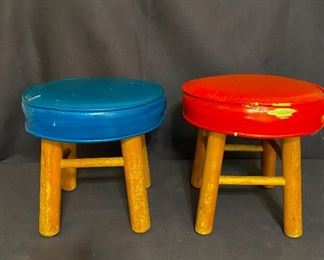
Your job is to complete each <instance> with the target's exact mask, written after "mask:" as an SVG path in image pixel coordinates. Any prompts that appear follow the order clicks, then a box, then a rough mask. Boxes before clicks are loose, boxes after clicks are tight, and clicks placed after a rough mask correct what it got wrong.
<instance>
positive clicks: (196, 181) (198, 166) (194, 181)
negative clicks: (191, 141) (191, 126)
mask: <svg viewBox="0 0 324 260" xmlns="http://www.w3.org/2000/svg"><path fill="white" fill-rule="evenodd" d="M206 140H207V131H205V130H203V129H199V130H198V135H197V143H196V151H195V159H194V163H193V167H192V174H191V185H192V186H193V187H195V188H197V189H199V188H200V186H201V179H202V175H203V170H204V164H205V156H206Z"/></svg>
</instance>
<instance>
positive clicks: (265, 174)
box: [183, 74, 324, 237]
mask: <svg viewBox="0 0 324 260" xmlns="http://www.w3.org/2000/svg"><path fill="white" fill-rule="evenodd" d="M183 91H184V95H183V115H184V117H185V119H186V120H187V121H188V122H189V123H191V124H193V125H195V126H197V127H198V128H199V131H198V139H197V145H196V154H195V160H194V166H193V172H192V179H191V183H192V185H193V186H194V187H196V188H200V196H199V202H198V210H197V219H196V227H195V229H196V232H198V233H199V234H208V233H210V232H211V231H212V229H213V223H214V215H215V208H216V201H217V194H218V187H219V184H221V185H263V186H265V187H269V188H270V187H273V186H274V185H277V186H282V187H283V225H284V232H285V234H286V235H287V236H289V237H299V236H301V235H302V202H301V150H300V136H304V135H308V134H311V133H313V132H316V131H318V130H319V129H321V128H322V127H323V125H324V116H323V115H324V92H323V90H322V88H321V87H320V86H318V85H315V84H312V83H309V82H305V81H300V80H295V79H290V78H285V77H279V76H270V75H256V74H241V75H225V76H215V77H207V78H201V79H196V80H191V81H188V82H186V83H185V84H184V85H183ZM226 135H234V136H240V137H248V138H258V139H262V144H260V145H233V144H231V145H230V144H226V145H225V139H226ZM275 139H281V140H282V142H281V143H282V144H281V146H280V145H279V144H278V143H277V142H276V141H275ZM224 151H251V152H262V176H228V175H226V176H221V168H222V160H223V153H224ZM276 154H277V155H278V156H279V157H280V158H281V159H282V176H275V175H276V174H275V168H276V166H275V163H276Z"/></svg>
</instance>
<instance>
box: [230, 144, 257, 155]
mask: <svg viewBox="0 0 324 260" xmlns="http://www.w3.org/2000/svg"><path fill="white" fill-rule="evenodd" d="M225 151H227V152H258V153H260V152H263V147H262V145H257V144H226V145H225Z"/></svg>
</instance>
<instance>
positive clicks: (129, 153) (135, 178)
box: [121, 136, 151, 233]
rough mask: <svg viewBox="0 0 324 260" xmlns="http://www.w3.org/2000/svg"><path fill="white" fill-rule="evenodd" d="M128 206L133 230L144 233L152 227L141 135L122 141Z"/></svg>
mask: <svg viewBox="0 0 324 260" xmlns="http://www.w3.org/2000/svg"><path fill="white" fill-rule="evenodd" d="M121 145H122V153H123V158H124V170H125V180H126V190H127V197H128V207H129V215H130V221H131V226H132V230H133V231H134V232H136V233H144V232H145V231H147V230H148V229H149V228H150V225H151V222H150V213H149V205H148V198H147V192H146V188H145V179H144V164H143V160H142V159H143V156H142V150H143V148H142V140H141V136H135V137H131V138H128V139H125V140H122V141H121Z"/></svg>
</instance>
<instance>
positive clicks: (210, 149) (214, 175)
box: [195, 132, 226, 235]
mask: <svg viewBox="0 0 324 260" xmlns="http://www.w3.org/2000/svg"><path fill="white" fill-rule="evenodd" d="M225 139H226V136H225V135H223V134H218V133H213V132H209V134H208V141H207V149H206V159H205V166H204V172H203V176H202V183H201V189H200V195H199V202H198V209H197V219H196V227H195V229H196V232H197V233H199V234H202V235H205V234H209V233H210V232H211V231H212V229H213V225H214V216H215V209H216V202H217V196H218V188H219V178H220V175H221V170H222V162H223V154H224V146H225Z"/></svg>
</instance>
